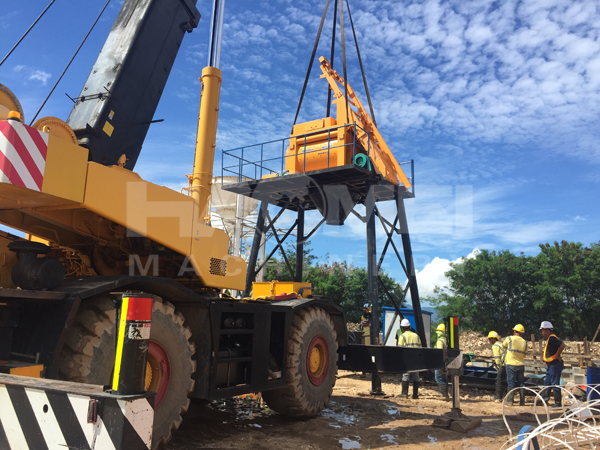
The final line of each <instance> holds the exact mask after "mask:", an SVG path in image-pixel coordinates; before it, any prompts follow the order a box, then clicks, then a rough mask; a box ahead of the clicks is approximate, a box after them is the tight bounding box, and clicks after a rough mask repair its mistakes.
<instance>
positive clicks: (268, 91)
mask: <svg viewBox="0 0 600 450" xmlns="http://www.w3.org/2000/svg"><path fill="white" fill-rule="evenodd" d="M104 3H105V1H104V0H86V1H85V2H67V1H66V0H57V1H56V3H55V4H54V5H53V6H52V7H51V8H50V10H49V11H48V13H47V14H46V16H45V17H44V18H43V19H42V20H41V21H40V23H39V24H38V25H37V26H36V28H34V30H33V31H32V32H31V33H30V35H29V36H28V37H27V38H26V39H25V40H24V41H23V43H22V45H21V46H20V47H19V48H18V49H17V50H16V51H15V53H13V55H11V57H10V58H9V59H8V60H7V61H6V62H5V63H4V65H3V66H2V67H0V83H2V84H5V85H6V86H8V87H9V88H10V89H11V90H12V91H13V92H14V93H15V94H16V95H17V97H18V98H19V100H20V101H21V103H22V105H23V108H24V110H25V116H26V120H27V121H29V119H31V118H32V117H33V115H34V114H35V112H36V111H37V109H38V108H39V106H40V105H41V103H42V101H43V99H44V98H45V96H46V95H47V93H48V92H49V90H50V88H51V86H52V85H53V84H54V82H55V81H56V79H57V78H58V76H59V75H60V73H61V72H62V70H63V68H64V66H65V65H66V63H67V62H68V61H69V59H70V58H71V55H72V54H73V52H74V51H75V49H76V48H77V46H78V45H79V42H80V41H81V39H82V38H83V36H84V35H85V33H86V32H87V29H88V28H89V26H90V25H91V24H92V23H93V21H94V19H95V17H96V15H97V14H98V12H99V11H100V10H101V8H102V6H103V5H104ZM47 4H48V1H47V0H43V1H38V0H31V1H26V0H24V1H20V2H10V3H7V4H6V5H4V6H3V8H2V12H0V57H3V56H4V55H5V54H6V53H7V52H8V50H9V49H10V48H11V47H12V45H13V44H14V43H15V42H16V40H17V39H18V37H19V36H21V34H22V33H23V32H24V31H25V30H26V29H27V27H28V26H29V25H30V24H31V23H32V22H33V21H34V20H35V18H36V17H37V16H38V14H39V13H40V12H41V11H42V10H43V9H44V7H45V6H46V5H47ZM120 4H121V2H119V1H116V0H113V1H112V2H111V4H110V6H109V7H108V9H107V11H106V12H105V15H104V16H103V18H102V19H101V21H100V22H99V24H98V25H97V27H96V29H95V30H94V32H93V33H92V35H91V37H90V39H89V40H88V42H87V43H86V44H85V46H84V47H83V49H82V52H81V54H80V56H79V57H78V58H77V59H76V60H75V62H74V64H73V66H72V68H71V70H70V71H69V72H68V73H67V75H66V76H65V78H64V79H63V81H62V82H61V84H60V85H59V86H58V88H57V90H56V92H55V93H54V95H53V96H52V98H51V99H50V101H49V102H48V103H47V105H46V106H45V108H44V110H43V111H42V114H41V115H42V116H45V115H53V116H57V117H60V118H62V119H66V118H67V116H68V114H69V112H70V109H71V102H70V100H69V99H68V98H67V97H66V96H65V95H64V93H65V92H66V93H68V94H69V95H70V96H72V97H75V96H76V95H78V94H79V92H80V90H81V87H82V85H83V83H84V81H85V79H86V77H87V75H88V73H89V70H90V69H91V66H92V64H93V62H94V60H95V58H96V56H97V54H98V52H99V50H100V49H101V47H102V44H103V42H104V39H105V37H106V35H107V33H108V31H109V29H110V27H111V25H112V22H113V21H114V18H115V17H116V14H117V12H118V10H119V8H120ZM324 4H325V2H324V1H322V0H319V1H316V0H314V1H313V0H309V1H304V2H292V1H290V0H271V1H251V2H249V1H244V0H227V3H226V6H225V27H224V35H223V47H222V53H221V69H222V71H223V86H222V92H221V109H220V116H219V132H218V139H217V149H218V153H217V156H216V158H215V159H216V166H219V165H220V153H219V151H220V150H221V149H230V148H234V147H239V146H242V145H248V144H253V143H258V142H263V141H269V140H273V139H279V138H284V137H286V136H287V135H289V131H290V129H291V125H292V122H293V118H294V114H295V110H296V107H297V104H298V98H299V95H300V91H301V88H302V83H303V81H304V75H305V73H306V67H307V64H308V61H309V58H310V53H311V50H312V46H313V43H314V38H315V36H316V32H317V28H318V25H319V21H320V16H321V14H322V10H323V7H324ZM332 6H333V2H331V5H330V8H332ZM350 6H351V7H352V8H353V10H352V15H353V19H354V23H355V26H356V29H357V33H358V41H359V45H360V50H361V54H362V57H363V62H364V66H365V72H366V75H367V78H368V81H369V89H370V91H371V95H372V99H373V104H374V110H375V116H376V119H377V123H378V126H379V130H380V132H381V133H382V135H383V136H384V138H385V140H386V142H387V144H388V145H389V147H390V148H391V149H392V150H393V152H394V154H395V155H396V157H397V159H398V160H399V161H406V160H410V159H414V160H415V177H416V194H417V197H416V198H415V199H412V200H407V202H406V204H407V208H408V220H409V228H410V230H411V238H412V244H413V252H414V254H415V263H416V266H417V269H419V271H420V275H419V276H418V277H419V285H420V289H421V292H422V294H424V295H427V294H429V293H430V292H431V290H432V289H433V286H434V285H436V284H438V285H439V284H443V276H442V274H443V271H444V270H445V269H446V268H447V264H448V261H452V260H456V259H457V258H460V257H462V256H467V255H468V254H470V253H472V252H473V250H474V249H477V248H479V249H483V248H485V249H490V250H501V249H508V250H510V251H512V252H515V253H518V252H525V253H526V254H537V251H538V248H537V244H538V243H540V242H552V241H554V240H558V241H560V240H563V239H565V240H569V241H581V242H583V243H584V244H590V243H591V242H598V240H599V237H598V232H597V229H598V228H597V224H598V222H599V219H600V217H599V216H600V213H599V208H598V203H599V202H598V192H599V188H600V173H599V172H598V169H599V166H600V164H599V163H600V127H599V126H598V125H599V123H598V122H599V117H600V116H599V113H600V42H599V39H598V35H599V32H600V10H599V9H598V6H597V2H594V1H572V0H569V1H566V0H548V1H540V0H532V1H503V2H496V1H484V0H476V1H422V2H419V1H414V2H411V1H402V2H399V1H397V0H363V1H360V2H351V5H350ZM198 9H199V10H200V12H201V13H202V19H201V21H200V25H199V27H198V29H196V30H195V31H194V32H193V33H192V34H190V35H187V36H186V37H185V38H184V41H183V45H182V47H181V50H180V53H179V56H178V58H177V60H176V62H175V66H174V68H173V71H172V74H171V77H170V79H169V82H168V84H167V86H166V89H165V91H164V93H163V97H162V100H161V103H160V105H159V107H158V110H157V112H156V115H155V119H165V121H164V122H163V123H158V124H155V125H152V127H151V129H150V133H149V134H148V137H147V140H146V142H145V144H144V148H143V150H142V154H141V156H140V158H139V160H138V164H137V166H136V171H137V172H139V173H140V174H141V175H142V177H144V178H145V179H148V180H150V181H153V182H156V183H159V184H163V185H166V186H169V187H172V188H174V189H177V190H179V189H180V188H181V187H182V186H183V185H184V184H185V183H186V180H185V178H184V174H186V173H190V172H191V171H192V164H193V153H194V142H195V133H196V121H197V112H198V101H199V92H200V84H199V83H198V77H199V76H200V73H201V70H202V68H203V67H204V66H205V65H206V53H207V46H208V24H209V21H210V15H211V2H208V1H201V2H199V4H198ZM329 17H331V11H330V16H329ZM328 23H329V24H330V22H329V20H328ZM345 23H346V25H347V26H348V25H349V22H348V18H347V17H346V21H345ZM349 30H350V29H349V26H348V28H347V33H346V39H347V46H348V50H347V53H348V81H349V82H350V83H351V84H352V86H353V87H354V89H355V90H356V91H357V92H358V93H359V95H360V97H361V98H362V100H363V102H364V103H365V104H366V97H365V96H364V94H363V92H364V91H363V89H362V82H361V77H360V70H359V66H358V61H357V58H356V53H355V51H354V44H353V42H352V38H351V33H350V31H349ZM330 40H331V28H330V25H329V26H326V28H325V30H324V33H323V36H322V40H321V42H322V44H321V47H320V49H319V52H318V56H319V55H325V56H328V55H329V51H330V50H329V43H330ZM337 49H338V50H340V43H339V33H338V44H337ZM338 54H339V55H340V57H341V51H338ZM335 67H336V68H338V69H341V60H340V59H338V60H336V61H335ZM313 74H314V76H313V77H312V79H311V82H310V83H309V87H308V91H307V94H306V97H305V100H304V104H303V109H302V111H301V115H300V118H299V121H305V120H312V119H317V118H320V117H323V116H324V115H325V105H326V103H325V102H326V96H325V92H326V88H325V84H324V83H325V82H324V81H323V80H319V78H318V75H319V74H320V71H319V69H318V67H315V70H314V72H313ZM218 173H219V170H218V167H216V169H215V174H218ZM389 206H391V205H389ZM386 207H387V206H386ZM317 220H318V219H317V218H316V217H315V215H314V214H312V215H309V216H308V221H309V223H316V221H317ZM382 235H383V233H382V232H381V230H379V236H380V237H381V236H382ZM334 237H335V239H334ZM365 245H366V244H365V240H364V225H363V224H362V223H360V222H358V220H354V219H352V218H351V219H349V220H348V222H347V224H346V225H345V226H344V227H343V228H333V227H327V228H325V229H323V230H321V231H320V232H319V233H317V235H315V237H314V238H313V239H312V247H313V249H314V250H315V253H316V254H317V255H319V256H322V257H324V255H325V254H326V253H328V254H329V257H330V258H332V259H339V260H346V261H351V262H354V263H355V264H356V265H361V266H362V265H365V264H366V259H365ZM381 245H382V242H380V244H379V246H380V247H381ZM387 269H388V270H390V271H391V273H392V275H394V276H396V277H397V278H398V279H402V278H403V277H402V276H401V274H400V272H399V271H398V267H397V265H395V264H393V263H391V260H390V263H389V264H388V265H387Z"/></svg>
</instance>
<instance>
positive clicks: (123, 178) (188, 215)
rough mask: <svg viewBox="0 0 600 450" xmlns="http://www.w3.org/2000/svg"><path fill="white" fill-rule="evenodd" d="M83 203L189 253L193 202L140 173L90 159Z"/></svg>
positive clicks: (140, 232)
mask: <svg viewBox="0 0 600 450" xmlns="http://www.w3.org/2000/svg"><path fill="white" fill-rule="evenodd" d="M83 206H84V207H85V208H86V209H89V210H90V211H94V212H95V213H97V214H99V215H101V216H103V217H106V218H107V219H110V220H112V221H113V222H117V223H119V224H123V225H124V226H126V227H127V228H129V229H131V230H133V231H135V232H136V233H139V234H140V235H142V236H147V237H149V238H150V239H152V240H154V241H156V242H158V243H160V244H162V245H165V246H167V247H169V248H170V249H172V250H175V251H176V252H178V253H181V254H182V255H189V254H190V240H191V234H192V219H193V215H194V201H193V200H192V199H191V198H190V197H187V196H185V195H182V194H180V193H178V192H175V191H173V190H171V189H169V188H166V187H164V186H158V185H156V184H152V183H149V182H147V181H144V180H143V179H142V178H141V177H140V176H139V175H138V174H137V173H134V172H131V171H129V170H127V169H123V168H120V167H115V166H112V167H107V166H103V165H101V164H97V163H94V162H89V163H88V170H87V183H86V189H85V199H84V201H83Z"/></svg>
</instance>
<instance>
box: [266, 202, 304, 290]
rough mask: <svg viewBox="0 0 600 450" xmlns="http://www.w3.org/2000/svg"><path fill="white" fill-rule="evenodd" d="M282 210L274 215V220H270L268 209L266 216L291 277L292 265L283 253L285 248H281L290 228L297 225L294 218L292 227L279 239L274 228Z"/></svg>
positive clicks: (292, 273) (292, 274) (290, 230)
mask: <svg viewBox="0 0 600 450" xmlns="http://www.w3.org/2000/svg"><path fill="white" fill-rule="evenodd" d="M283 211H284V210H283V209H282V210H281V211H279V214H277V216H276V217H275V219H274V220H271V217H270V216H269V211H267V217H268V218H269V227H270V228H271V231H272V232H273V237H274V238H275V240H276V241H277V247H279V250H281V256H282V257H283V260H284V261H285V265H286V266H287V268H288V270H289V271H290V275H291V277H292V278H294V271H293V270H292V265H291V264H290V261H289V260H288V259H287V255H286V254H285V249H284V248H283V242H284V241H285V240H286V238H287V237H288V236H289V235H290V233H291V232H292V230H293V229H294V228H296V225H298V220H297V219H296V221H295V222H294V225H292V227H291V228H290V229H289V230H288V231H287V233H285V235H284V236H283V239H281V240H280V239H279V235H278V234H277V230H276V229H275V221H276V220H277V219H278V218H279V216H280V215H281V213H282V212H283ZM269 258H270V256H269ZM267 261H268V258H265V263H266V262H267Z"/></svg>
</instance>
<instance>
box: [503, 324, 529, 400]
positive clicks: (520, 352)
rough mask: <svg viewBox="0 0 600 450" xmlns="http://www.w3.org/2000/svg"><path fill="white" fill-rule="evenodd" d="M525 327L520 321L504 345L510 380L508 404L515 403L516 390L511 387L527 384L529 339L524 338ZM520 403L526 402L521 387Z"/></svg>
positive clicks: (507, 377)
mask: <svg viewBox="0 0 600 450" xmlns="http://www.w3.org/2000/svg"><path fill="white" fill-rule="evenodd" d="M523 334H525V328H524V327H523V325H521V324H520V323H519V324H517V325H515V327H514V328H513V335H512V336H508V337H507V338H506V339H504V342H503V343H502V346H503V347H504V348H505V349H506V357H505V359H504V362H505V363H506V379H507V381H508V391H509V398H508V404H509V405H513V406H514V405H515V392H514V391H513V392H512V393H510V391H511V389H514V388H517V387H523V386H525V355H527V341H526V340H525V339H523V337H522V335H523ZM519 400H520V401H519V404H520V405H521V406H523V405H524V404H525V393H524V392H523V390H522V389H519Z"/></svg>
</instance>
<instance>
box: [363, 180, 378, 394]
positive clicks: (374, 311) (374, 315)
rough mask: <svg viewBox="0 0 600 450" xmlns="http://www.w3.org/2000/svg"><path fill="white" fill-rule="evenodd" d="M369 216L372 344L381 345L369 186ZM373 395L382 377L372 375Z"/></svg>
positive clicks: (372, 195) (372, 193) (372, 191)
mask: <svg viewBox="0 0 600 450" xmlns="http://www.w3.org/2000/svg"><path fill="white" fill-rule="evenodd" d="M365 208H366V215H367V280H368V288H369V303H370V304H371V344H378V343H379V298H378V295H377V275H378V272H377V269H378V267H377V248H376V236H375V188H374V184H371V183H369V184H367V198H366V200H365ZM371 393H372V394H381V377H380V376H379V374H377V373H373V374H372V378H371Z"/></svg>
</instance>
